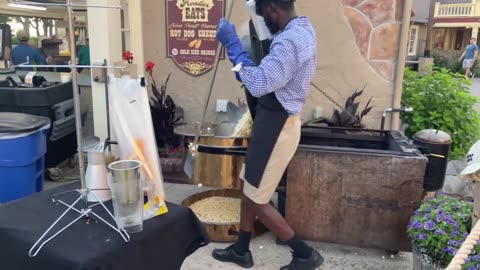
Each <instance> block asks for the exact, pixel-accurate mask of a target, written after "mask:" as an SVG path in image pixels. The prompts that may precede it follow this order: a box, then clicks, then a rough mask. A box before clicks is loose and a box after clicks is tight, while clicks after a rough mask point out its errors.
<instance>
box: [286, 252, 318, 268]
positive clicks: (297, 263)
mask: <svg viewBox="0 0 480 270" xmlns="http://www.w3.org/2000/svg"><path fill="white" fill-rule="evenodd" d="M292 257H293V259H292V261H291V262H290V264H289V265H286V266H284V267H282V268H280V270H314V269H317V268H318V267H320V265H322V264H323V257H322V255H320V253H318V251H316V250H315V249H314V248H312V255H310V258H308V259H301V258H298V257H296V256H295V254H294V253H293V252H292Z"/></svg>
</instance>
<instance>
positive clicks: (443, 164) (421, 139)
mask: <svg viewBox="0 0 480 270" xmlns="http://www.w3.org/2000/svg"><path fill="white" fill-rule="evenodd" d="M413 141H414V143H415V145H417V147H418V149H419V150H420V151H421V152H422V153H423V154H424V155H425V156H426V157H427V158H428V164H427V169H426V172H425V177H424V180H423V189H424V191H426V192H433V191H437V190H439V189H441V188H442V187H443V183H444V182H445V175H446V173H447V165H448V155H449V153H450V146H451V145H452V137H450V135H448V134H447V133H446V132H443V131H441V130H436V129H425V130H421V131H419V132H417V133H415V135H414V137H413Z"/></svg>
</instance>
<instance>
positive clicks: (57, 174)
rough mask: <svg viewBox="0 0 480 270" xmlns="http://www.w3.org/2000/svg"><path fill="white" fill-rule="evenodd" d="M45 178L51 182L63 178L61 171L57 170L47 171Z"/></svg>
mask: <svg viewBox="0 0 480 270" xmlns="http://www.w3.org/2000/svg"><path fill="white" fill-rule="evenodd" d="M47 177H48V178H49V179H50V180H52V181H59V180H61V179H62V178H63V173H62V170H60V169H59V168H49V169H47Z"/></svg>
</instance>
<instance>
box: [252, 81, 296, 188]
mask: <svg viewBox="0 0 480 270" xmlns="http://www.w3.org/2000/svg"><path fill="white" fill-rule="evenodd" d="M245 92H246V93H245V94H246V97H247V103H248V107H249V110H250V113H251V114H252V119H253V129H252V137H251V139H250V142H249V145H248V150H247V155H246V157H245V181H247V182H248V183H249V184H250V185H252V186H254V187H256V188H258V187H259V186H260V182H261V180H262V177H263V173H264V171H265V168H266V166H267V164H268V161H269V159H270V156H271V154H272V152H273V148H274V147H275V144H276V143H277V139H278V136H279V135H280V133H281V131H282V129H283V127H284V125H285V122H286V121H287V119H288V117H289V115H288V113H287V111H285V109H284V108H283V107H282V105H281V104H280V102H279V101H278V99H277V97H276V96H275V94H274V93H270V94H267V95H265V96H262V97H260V98H255V97H253V96H252V95H251V94H250V92H248V90H247V89H245Z"/></svg>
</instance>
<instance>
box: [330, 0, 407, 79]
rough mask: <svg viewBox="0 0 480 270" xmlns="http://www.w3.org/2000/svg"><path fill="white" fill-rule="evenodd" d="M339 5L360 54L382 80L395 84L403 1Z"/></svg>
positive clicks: (355, 1) (352, 1)
mask: <svg viewBox="0 0 480 270" xmlns="http://www.w3.org/2000/svg"><path fill="white" fill-rule="evenodd" d="M339 1H342V4H343V5H344V14H345V17H346V19H347V21H348V22H349V24H350V28H351V29H352V32H353V33H354V35H355V41H356V45H357V47H358V50H359V51H360V53H361V54H362V55H363V57H364V58H365V59H366V60H367V61H368V62H369V63H370V66H371V67H372V68H373V69H374V70H375V71H376V72H377V73H378V74H379V75H380V76H382V77H383V78H385V79H386V80H389V81H391V80H393V77H394V73H395V67H394V65H395V59H396V57H397V55H398V45H399V44H398V40H399V33H400V23H399V22H400V21H401V18H402V15H403V14H402V9H403V2H404V0H339Z"/></svg>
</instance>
